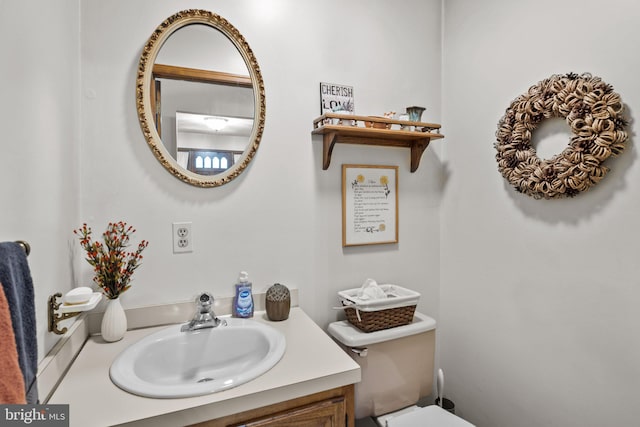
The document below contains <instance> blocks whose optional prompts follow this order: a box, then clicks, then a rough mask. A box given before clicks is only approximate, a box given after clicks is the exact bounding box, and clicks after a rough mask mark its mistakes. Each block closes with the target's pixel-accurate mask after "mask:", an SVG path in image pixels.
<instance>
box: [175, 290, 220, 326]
mask: <svg viewBox="0 0 640 427" xmlns="http://www.w3.org/2000/svg"><path fill="white" fill-rule="evenodd" d="M196 304H197V306H198V310H197V311H196V314H195V316H193V319H191V321H190V322H189V323H186V324H184V325H182V328H180V331H181V332H187V331H197V330H198V329H205V328H217V327H218V326H226V325H227V321H226V320H220V319H218V318H217V317H216V314H215V313H214V312H213V295H211V294H210V293H207V292H204V293H202V294H200V295H199V296H198V297H197V298H196Z"/></svg>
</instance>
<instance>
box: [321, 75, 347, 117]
mask: <svg viewBox="0 0 640 427" xmlns="http://www.w3.org/2000/svg"><path fill="white" fill-rule="evenodd" d="M353 99H354V98H353V86H345V85H339V84H335V83H324V82H320V114H324V113H343V114H354V105H353Z"/></svg>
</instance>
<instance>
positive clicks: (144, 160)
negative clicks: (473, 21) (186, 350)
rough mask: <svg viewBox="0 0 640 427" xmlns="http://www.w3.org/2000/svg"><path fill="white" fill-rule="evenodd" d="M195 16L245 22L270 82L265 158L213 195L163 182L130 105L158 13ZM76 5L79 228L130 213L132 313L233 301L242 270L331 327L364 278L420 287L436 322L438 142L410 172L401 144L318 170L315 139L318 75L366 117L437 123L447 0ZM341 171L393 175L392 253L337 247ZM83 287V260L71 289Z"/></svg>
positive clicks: (356, 150)
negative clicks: (188, 231) (177, 238)
mask: <svg viewBox="0 0 640 427" xmlns="http://www.w3.org/2000/svg"><path fill="white" fill-rule="evenodd" d="M187 8H203V9H208V10H211V11H213V12H215V13H218V14H220V15H222V16H223V17H225V18H226V19H227V20H229V21H230V22H231V23H232V24H233V25H234V26H235V27H236V28H238V30H239V31H240V32H241V33H242V34H243V35H244V37H245V38H246V40H247V41H248V43H249V44H250V45H251V48H252V49H253V51H254V54H255V56H256V58H257V59H258V62H259V64H260V67H261V70H262V74H263V78H264V81H265V86H266V102H267V119H266V126H265V132H264V136H263V138H262V142H261V144H260V149H259V150H258V153H257V155H256V156H255V158H254V161H253V162H252V163H251V165H250V167H249V168H248V169H247V170H246V171H245V172H244V173H243V174H242V175H241V176H240V177H239V178H237V179H236V180H234V181H233V182H232V183H230V184H228V185H226V186H223V187H220V188H212V189H201V188H195V187H191V186H189V185H187V184H184V183H182V182H181V181H178V180H177V179H175V178H174V177H173V176H171V175H170V174H169V173H168V172H166V171H165V170H164V169H163V168H162V166H161V165H160V164H159V163H158V161H157V160H156V159H155V157H154V156H153V154H152V152H151V150H149V148H148V147H147V145H146V143H145V140H144V137H143V135H142V133H141V131H140V127H139V125H138V118H137V115H136V110H135V97H134V93H135V72H136V67H137V64H138V58H139V55H140V52H141V48H142V47H143V46H144V44H145V43H146V41H147V38H148V37H149V36H150V35H151V33H152V31H154V29H155V28H156V27H157V26H158V25H159V24H160V23H161V22H162V21H163V20H164V19H165V18H167V17H168V16H169V15H171V14H173V13H175V12H177V11H179V10H182V9H187ZM81 10H82V19H81V22H82V50H81V51H82V87H81V89H80V91H81V94H82V138H81V141H82V168H81V177H82V193H81V194H82V197H81V220H82V221H87V222H88V223H89V224H90V225H92V226H94V228H96V229H99V230H100V229H102V228H103V227H104V226H105V225H106V223H107V222H108V221H110V220H120V219H122V220H125V221H127V222H129V223H130V224H133V225H134V226H136V228H137V229H138V232H137V234H136V237H138V238H145V239H148V240H149V241H150V245H149V248H148V249H147V250H146V251H145V260H144V264H143V265H142V267H141V268H140V269H139V270H138V271H137V272H136V275H135V277H134V282H133V287H132V288H131V290H130V291H129V292H127V293H126V294H124V296H123V305H124V306H125V308H129V307H138V306H146V305H150V304H159V303H170V302H175V301H185V300H191V299H192V298H193V297H194V296H195V295H196V294H197V293H198V292H200V291H203V290H208V291H210V292H212V293H213V294H214V295H218V296H230V295H232V292H233V284H234V283H235V281H236V280H237V274H238V272H239V271H240V270H244V269H246V270H247V271H248V272H249V274H250V278H251V279H252V281H253V283H254V288H255V289H256V290H257V291H264V290H266V288H267V287H269V286H270V285H272V284H273V283H275V282H280V283H282V284H285V285H287V286H290V287H295V288H299V290H300V300H301V305H302V307H303V309H304V310H305V311H306V312H307V313H309V314H310V315H311V317H312V318H313V319H314V320H315V321H316V322H317V323H319V324H320V325H321V326H325V325H326V324H327V323H328V322H329V321H333V320H335V319H336V316H337V313H336V312H335V311H333V310H332V309H331V307H332V306H334V305H336V303H337V297H336V292H337V291H338V290H342V289H346V288H350V287H356V286H360V285H361V284H362V282H363V281H364V280H365V279H366V278H367V277H373V278H375V279H377V280H379V281H381V282H395V283H397V284H400V285H405V286H409V287H412V288H415V289H417V290H419V291H420V292H422V293H423V294H424V298H423V303H422V304H421V308H422V309H423V310H424V311H426V312H429V313H433V314H434V315H436V313H437V311H436V310H437V297H438V296H437V293H438V281H439V229H440V226H439V214H438V209H439V198H440V190H441V188H440V185H441V182H440V175H441V165H440V160H439V159H438V156H437V155H436V152H437V150H438V149H440V144H441V143H440V142H434V144H433V148H430V149H429V150H428V151H427V152H426V153H425V154H424V156H423V159H422V166H421V167H420V169H419V170H418V171H417V172H416V173H413V174H412V173H410V172H409V159H410V156H409V151H408V150H406V149H394V148H368V147H362V146H346V145H341V146H338V147H336V148H335V149H334V152H333V162H332V164H331V167H330V168H329V170H327V171H323V170H322V168H321V145H322V143H321V140H320V139H316V140H312V137H311V130H312V121H313V119H314V118H316V117H317V116H319V114H320V107H319V104H320V102H319V83H320V82H321V81H325V82H332V83H341V84H346V85H352V86H353V87H354V90H355V105H356V111H357V112H358V113H360V114H381V113H383V112H385V111H389V110H395V111H402V110H403V109H404V107H406V106H409V105H424V106H425V107H427V108H428V112H427V113H425V115H424V118H425V119H428V120H429V121H435V122H438V121H439V120H440V89H439V88H440V62H439V58H440V2H439V1H436V0H433V1H426V2H425V1H419V0H405V1H402V2H399V3H398V2H396V3H394V4H393V5H391V4H390V3H386V2H375V3H372V2H369V1H365V0H359V1H350V2H347V3H345V2H342V1H339V0H331V1H322V2H314V3H313V4H311V3H310V2H299V1H294V0H272V1H269V2H265V1H261V0H221V1H216V2H211V1H204V0H202V1H195V0H194V1H188V2H180V4H177V2H175V1H169V0H162V1H158V0H144V1H142V0H138V1H135V2H131V1H124V0H118V1H108V2H105V1H98V0H85V1H83V2H82V7H81ZM342 163H365V164H384V165H398V166H399V167H400V168H399V169H400V172H399V183H400V203H399V209H400V243H399V244H397V245H384V246H373V247H359V248H349V249H343V248H342V246H341V212H342V211H341V182H340V179H341V166H340V165H341V164H342ZM174 221H192V222H193V233H194V236H193V239H194V252H193V253H191V254H179V255H174V254H173V253H172V243H171V223H172V222H174ZM68 228H69V229H68V232H69V233H68V236H71V234H70V233H71V227H68ZM77 256H78V257H80V254H78V255H77ZM90 279H91V272H90V270H89V268H88V266H87V267H85V266H84V265H83V268H82V272H81V274H80V275H79V279H78V283H77V284H78V285H80V284H87V283H90Z"/></svg>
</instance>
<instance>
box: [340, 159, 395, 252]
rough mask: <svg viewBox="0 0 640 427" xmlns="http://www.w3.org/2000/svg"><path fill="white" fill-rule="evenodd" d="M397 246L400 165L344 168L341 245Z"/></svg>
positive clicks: (347, 166)
mask: <svg viewBox="0 0 640 427" xmlns="http://www.w3.org/2000/svg"><path fill="white" fill-rule="evenodd" d="M382 243H398V166H374V165H342V246H357V245H377V244H382Z"/></svg>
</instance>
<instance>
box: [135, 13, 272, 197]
mask: <svg viewBox="0 0 640 427" xmlns="http://www.w3.org/2000/svg"><path fill="white" fill-rule="evenodd" d="M137 101H138V115H139V118H140V123H141V127H142V129H143V132H144V133H145V137H146V139H147V142H148V143H149V145H150V147H151V148H152V150H153V152H154V154H155V155H156V157H158V160H160V162H161V163H162V164H163V165H164V166H165V167H166V168H167V169H168V170H169V171H170V172H171V173H172V174H173V175H175V176H177V177H178V178H180V179H182V180H183V181H185V182H188V183H190V184H192V185H197V186H202V187H211V186H218V185H222V184H225V183H227V182H229V181H230V180H231V179H233V178H235V177H236V176H237V175H239V174H240V173H241V172H242V171H243V170H244V169H245V168H246V166H247V165H248V163H249V162H250V161H251V159H252V157H253V155H254V154H255V151H256V149H257V147H258V144H259V141H260V138H261V135H262V131H263V128H264V116H265V107H264V105H265V104H264V84H263V82H262V77H261V75H260V69H259V67H258V64H257V62H256V60H255V58H254V57H253V53H252V52H251V50H250V48H249V46H248V45H247V43H246V42H245V41H244V38H243V37H242V35H241V34H240V33H239V32H238V31H237V30H236V29H235V28H234V27H232V26H231V24H229V23H228V22H227V21H226V20H224V18H221V17H220V16H218V15H215V14H212V13H211V12H207V11H202V10H187V11H183V12H179V13H178V14H176V15H174V16H173V17H170V18H169V19H167V20H166V21H165V22H163V23H162V24H161V25H160V26H159V27H158V29H157V30H156V31H155V32H154V34H153V35H152V37H151V38H150V39H149V42H148V43H147V46H146V47H145V49H144V51H143V54H142V56H141V59H140V67H139V73H138V84H137ZM150 119H151V120H150Z"/></svg>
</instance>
